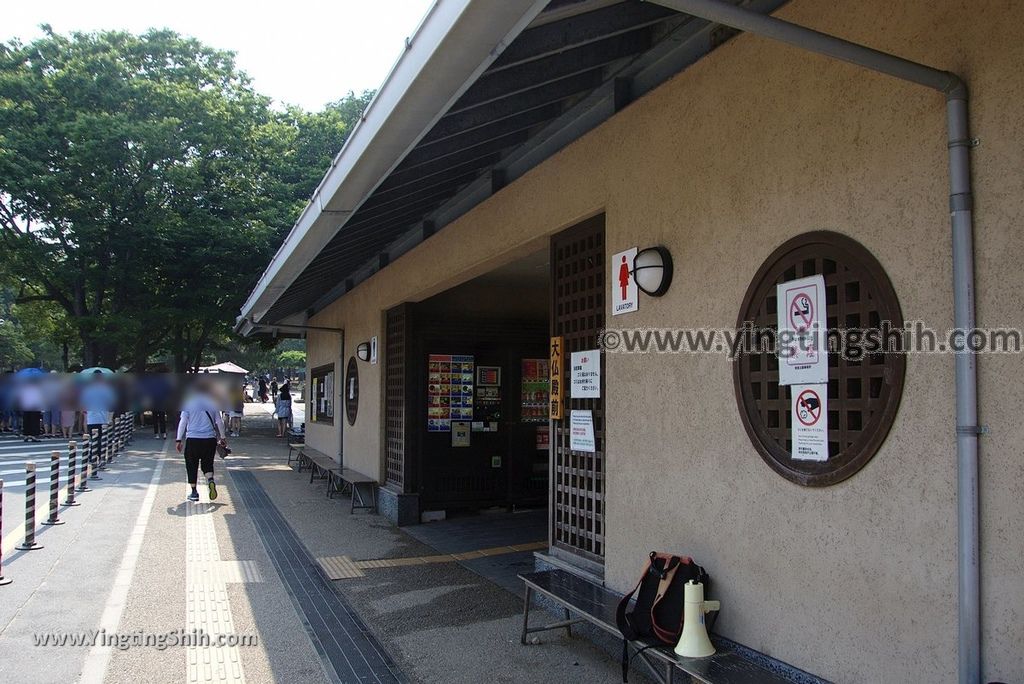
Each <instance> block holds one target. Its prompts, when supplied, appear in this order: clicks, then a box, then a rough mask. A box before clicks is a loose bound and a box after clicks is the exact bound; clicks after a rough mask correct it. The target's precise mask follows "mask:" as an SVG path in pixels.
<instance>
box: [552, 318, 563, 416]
mask: <svg viewBox="0 0 1024 684" xmlns="http://www.w3.org/2000/svg"><path fill="white" fill-rule="evenodd" d="M549 361H550V363H549V364H548V369H549V370H550V372H551V386H550V388H549V389H550V393H549V394H548V401H549V402H550V408H551V410H550V411H549V412H548V416H549V417H550V418H551V419H553V420H561V419H562V377H563V376H562V338H561V337H552V338H551V353H550V359H549Z"/></svg>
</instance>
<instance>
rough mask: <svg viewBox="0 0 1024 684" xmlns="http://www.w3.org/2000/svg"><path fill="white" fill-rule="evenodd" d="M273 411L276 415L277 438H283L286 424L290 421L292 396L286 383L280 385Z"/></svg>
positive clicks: (286, 427)
mask: <svg viewBox="0 0 1024 684" xmlns="http://www.w3.org/2000/svg"><path fill="white" fill-rule="evenodd" d="M274 409H275V413H277V436H278V437H284V435H285V431H286V430H287V429H288V422H289V421H290V420H291V419H292V395H291V392H290V391H289V387H288V383H287V382H286V383H284V384H283V385H281V393H280V394H278V395H277V402H276V403H275V404H274Z"/></svg>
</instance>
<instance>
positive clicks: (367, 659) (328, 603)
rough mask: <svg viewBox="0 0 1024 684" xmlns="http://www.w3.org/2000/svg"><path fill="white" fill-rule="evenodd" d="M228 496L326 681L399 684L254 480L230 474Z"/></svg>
mask: <svg viewBox="0 0 1024 684" xmlns="http://www.w3.org/2000/svg"><path fill="white" fill-rule="evenodd" d="M231 477H232V480H233V481H234V491H235V493H237V494H238V496H239V497H240V498H241V500H242V502H243V503H244V504H245V506H246V508H247V509H248V511H249V516H250V518H251V519H252V521H253V524H254V525H255V527H256V531H257V533H258V534H259V535H260V539H262V541H263V544H264V546H265V547H266V549H267V554H268V555H269V556H270V560H271V561H272V562H273V564H274V567H275V568H276V569H277V573H278V575H280V577H281V580H282V582H283V583H284V586H285V588H286V589H287V590H288V594H289V595H290V596H291V599H292V602H293V603H294V604H295V608H296V610H297V611H298V613H299V615H300V617H301V618H302V621H303V623H304V624H305V626H306V632H307V634H308V635H309V638H310V641H311V642H312V644H313V647H314V648H315V649H316V651H317V653H318V654H319V655H320V657H321V658H322V659H323V662H324V667H325V670H327V673H328V676H329V678H331V679H333V680H335V681H342V682H381V683H383V682H403V681H405V679H404V677H402V675H401V673H400V672H399V671H398V668H397V667H396V666H395V664H394V662H393V661H392V660H391V658H390V657H388V655H387V654H386V653H385V652H384V649H383V647H382V646H381V645H380V643H379V642H378V641H377V640H376V639H375V638H374V637H373V636H372V635H371V634H370V633H369V630H368V629H367V628H366V625H364V624H363V622H362V621H361V620H360V619H359V617H358V616H357V615H356V614H355V612H354V611H353V610H352V609H351V607H349V605H348V603H347V602H346V601H345V600H344V598H343V597H342V596H341V594H339V593H338V591H337V590H336V589H335V588H334V585H333V584H332V583H331V580H330V578H329V577H328V576H327V574H326V573H325V572H324V570H323V568H321V566H320V564H319V563H317V561H316V559H314V558H313V556H312V555H310V553H309V551H307V550H306V547H305V546H303V545H302V542H301V541H300V540H299V538H298V537H297V536H296V534H295V532H294V531H293V530H292V528H291V526H289V525H288V522H287V521H286V520H285V519H284V517H283V516H282V515H281V513H280V512H279V511H278V510H277V508H276V507H275V506H274V504H273V502H272V501H271V500H270V497H268V496H267V493H266V492H265V491H264V490H263V487H262V486H260V484H259V482H258V481H257V480H256V476H255V475H253V474H252V473H249V472H246V471H244V470H237V471H235V470H233V471H232V473H231Z"/></svg>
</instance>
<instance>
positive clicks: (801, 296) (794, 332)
mask: <svg viewBox="0 0 1024 684" xmlns="http://www.w3.org/2000/svg"><path fill="white" fill-rule="evenodd" d="M776 287H777V291H776V296H777V300H778V310H777V313H778V322H779V333H778V334H779V337H778V354H779V384H780V385H811V384H821V383H827V382H828V346H827V343H826V333H827V328H826V321H825V278H824V276H821V275H816V276H810V277H807V278H800V279H799V280H790V281H789V282H786V283H779V285H777V286H776Z"/></svg>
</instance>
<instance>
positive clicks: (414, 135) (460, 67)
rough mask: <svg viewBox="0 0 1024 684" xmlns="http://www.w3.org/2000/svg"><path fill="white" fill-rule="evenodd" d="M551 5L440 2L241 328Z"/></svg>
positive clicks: (253, 298)
mask: <svg viewBox="0 0 1024 684" xmlns="http://www.w3.org/2000/svg"><path fill="white" fill-rule="evenodd" d="M547 4H548V0H501V2H495V1H494V0H437V2H435V3H434V5H433V6H432V7H431V8H430V10H429V11H428V12H427V15H426V16H425V17H424V18H423V21H422V22H421V23H420V25H419V27H418V28H417V30H416V32H415V34H414V35H413V37H412V38H411V39H409V40H408V41H407V42H406V49H405V52H404V53H403V54H402V56H401V57H400V58H399V60H398V62H397V63H396V64H395V66H394V67H393V68H392V70H391V73H390V74H389V75H388V77H387V79H386V80H385V82H384V84H383V85H382V86H381V88H380V90H379V91H378V93H377V95H376V97H374V98H373V100H372V101H371V102H370V105H369V106H368V107H367V109H366V111H365V112H364V114H363V118H362V120H361V121H360V122H359V124H358V125H357V126H356V127H355V129H354V130H353V131H352V135H350V136H349V139H348V141H347V142H346V143H345V146H344V147H343V148H342V149H341V151H340V152H339V153H338V155H337V157H335V159H334V161H333V163H332V164H331V168H330V169H328V170H327V173H326V175H324V178H323V180H321V181H320V185H319V186H318V187H317V189H316V191H315V192H314V194H313V197H312V198H311V199H310V201H309V203H308V204H307V205H306V207H305V209H303V210H302V213H301V214H300V215H299V219H298V221H296V223H295V225H294V226H293V227H292V229H291V232H290V233H289V234H288V237H287V238H286V239H285V241H284V243H283V244H282V245H281V247H280V248H279V249H278V250H277V253H276V254H275V255H274V258H273V259H272V260H271V261H270V264H269V265H268V266H267V268H266V270H265V271H264V272H263V275H262V276H261V277H260V280H259V282H258V283H257V285H256V287H255V288H254V289H253V291H252V293H251V294H250V295H249V298H248V300H247V301H246V302H245V305H244V306H243V307H242V311H241V315H240V316H239V319H238V320H239V326H238V327H239V329H241V328H242V327H245V326H244V324H243V321H255V322H258V321H260V320H261V319H262V318H263V317H264V316H265V315H266V313H267V311H268V310H269V309H270V307H272V306H273V305H274V303H275V302H276V301H277V299H278V298H279V297H280V296H281V295H282V294H283V293H284V292H285V290H287V289H288V287H289V286H290V285H291V284H292V283H293V282H294V281H295V279H296V278H297V277H298V276H299V274H301V273H302V271H303V270H304V269H305V268H306V266H308V265H309V263H310V262H311V261H312V260H313V259H314V258H315V257H316V255H317V254H319V253H320V251H321V250H322V249H323V248H324V247H325V246H326V245H327V243H328V242H329V241H330V240H331V238H333V237H334V236H335V235H336V234H337V232H338V230H339V229H340V228H341V227H342V226H344V225H345V223H346V222H347V221H348V219H349V218H350V217H351V216H352V213H353V212H355V210H356V209H358V208H359V206H360V205H361V204H362V203H363V202H364V201H365V200H366V199H367V198H368V197H369V196H370V194H371V193H372V192H373V190H374V189H375V188H376V187H377V186H378V185H379V184H380V183H381V182H383V181H384V180H385V179H386V178H387V176H388V174H389V173H390V172H391V171H392V170H393V169H394V168H395V167H396V166H397V165H398V164H399V162H401V161H402V159H403V158H404V157H405V155H406V154H408V152H409V151H410V150H412V148H413V147H415V145H416V144H417V143H418V142H419V140H420V139H421V138H422V137H423V136H424V135H426V134H427V133H428V132H429V131H430V129H431V128H432V127H433V125H434V124H435V123H436V122H437V120H438V119H440V118H441V117H442V116H443V115H444V113H445V112H446V111H447V110H448V109H449V108H450V107H451V105H452V104H454V103H455V101H456V100H458V98H459V97H460V96H461V95H462V94H463V93H464V92H465V91H466V90H467V89H468V88H469V87H470V86H471V85H472V84H473V83H474V82H475V81H476V80H477V78H479V76H480V74H482V73H483V72H484V71H485V70H486V69H487V67H488V66H490V64H491V63H492V62H493V61H494V60H495V59H497V58H498V56H500V55H501V53H502V52H503V51H504V49H505V48H506V47H507V46H508V45H509V44H510V43H511V42H512V40H514V39H515V37H516V36H517V35H519V33H520V32H521V31H522V30H523V29H524V28H526V26H527V25H529V24H530V22H531V21H533V19H534V18H535V17H536V16H537V15H538V14H539V13H540V12H541V11H542V10H543V9H544V7H545V6H546V5H547ZM330 285H333V283H331V284H330ZM325 289H326V288H325Z"/></svg>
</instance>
